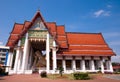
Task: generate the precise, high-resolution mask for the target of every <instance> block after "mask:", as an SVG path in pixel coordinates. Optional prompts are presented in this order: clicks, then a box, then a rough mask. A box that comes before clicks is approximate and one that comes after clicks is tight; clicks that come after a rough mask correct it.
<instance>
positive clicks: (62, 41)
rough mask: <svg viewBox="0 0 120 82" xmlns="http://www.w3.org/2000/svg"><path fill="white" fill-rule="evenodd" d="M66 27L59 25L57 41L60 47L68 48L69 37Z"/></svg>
mask: <svg viewBox="0 0 120 82" xmlns="http://www.w3.org/2000/svg"><path fill="white" fill-rule="evenodd" d="M66 36H67V35H66V32H65V27H64V26H57V41H58V43H59V47H60V48H68V43H67V37H66Z"/></svg>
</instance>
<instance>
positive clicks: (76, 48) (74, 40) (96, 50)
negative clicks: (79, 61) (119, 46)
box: [58, 32, 115, 56]
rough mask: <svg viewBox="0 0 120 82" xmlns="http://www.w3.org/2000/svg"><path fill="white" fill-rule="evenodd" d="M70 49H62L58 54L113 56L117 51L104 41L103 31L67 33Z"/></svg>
mask: <svg viewBox="0 0 120 82" xmlns="http://www.w3.org/2000/svg"><path fill="white" fill-rule="evenodd" d="M67 40H68V45H69V48H68V49H61V50H59V51H58V54H62V55H69V56H70V55H71V56H73V55H79V56H83V55H86V56H90V55H91V56H92V55H94V56H108V55H109V56H110V55H111V56H112V55H115V53H114V52H113V51H112V49H110V48H109V46H108V45H107V44H106V42H105V41H104V38H103V36H102V34H101V33H72V32H71V33H67Z"/></svg>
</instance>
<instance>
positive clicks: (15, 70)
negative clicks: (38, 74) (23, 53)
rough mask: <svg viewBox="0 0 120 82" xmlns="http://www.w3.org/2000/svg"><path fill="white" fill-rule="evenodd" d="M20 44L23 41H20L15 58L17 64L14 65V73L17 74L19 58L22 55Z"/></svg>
mask: <svg viewBox="0 0 120 82" xmlns="http://www.w3.org/2000/svg"><path fill="white" fill-rule="evenodd" d="M20 44H21V41H20V40H19V42H18V46H17V52H16V58H15V64H14V73H17V67H18V58H19V54H20Z"/></svg>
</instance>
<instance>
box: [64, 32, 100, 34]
mask: <svg viewBox="0 0 120 82" xmlns="http://www.w3.org/2000/svg"><path fill="white" fill-rule="evenodd" d="M66 33H70V34H101V33H86V32H66Z"/></svg>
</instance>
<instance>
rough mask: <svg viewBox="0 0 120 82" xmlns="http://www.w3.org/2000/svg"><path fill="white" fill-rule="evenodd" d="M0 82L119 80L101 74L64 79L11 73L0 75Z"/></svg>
mask: <svg viewBox="0 0 120 82" xmlns="http://www.w3.org/2000/svg"><path fill="white" fill-rule="evenodd" d="M0 82H120V80H115V79H110V78H106V77H104V76H102V75H97V76H95V78H94V79H91V80H66V79H57V80H53V79H47V78H41V77H40V76H39V75H37V74H33V75H11V76H5V77H0Z"/></svg>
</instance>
